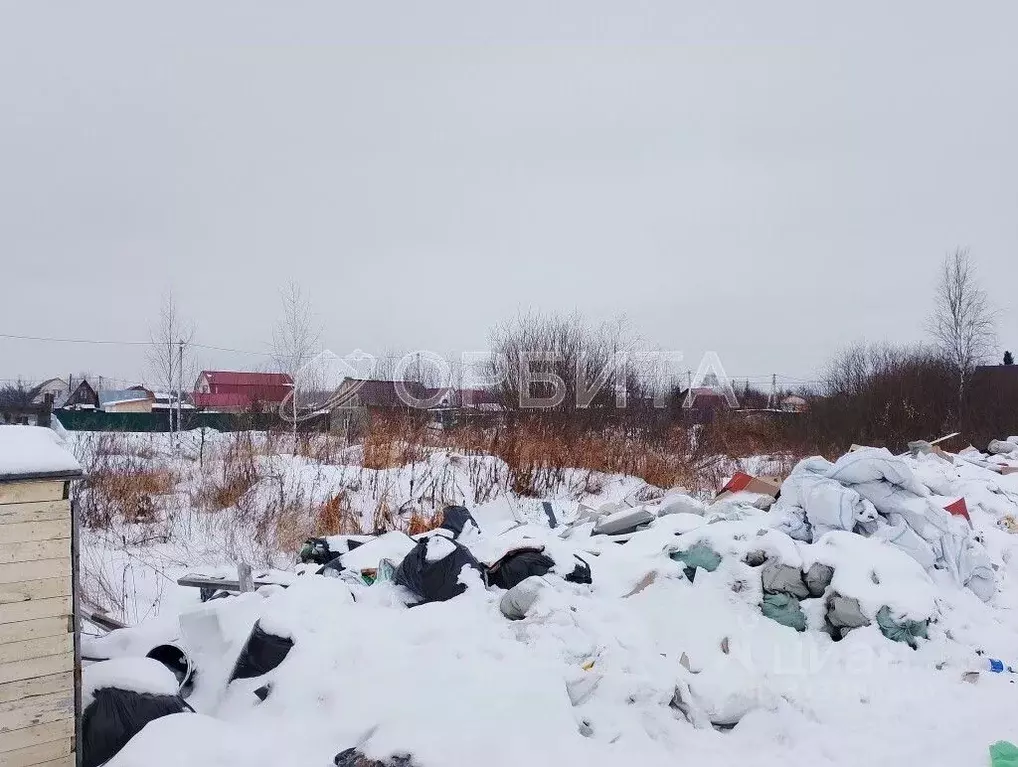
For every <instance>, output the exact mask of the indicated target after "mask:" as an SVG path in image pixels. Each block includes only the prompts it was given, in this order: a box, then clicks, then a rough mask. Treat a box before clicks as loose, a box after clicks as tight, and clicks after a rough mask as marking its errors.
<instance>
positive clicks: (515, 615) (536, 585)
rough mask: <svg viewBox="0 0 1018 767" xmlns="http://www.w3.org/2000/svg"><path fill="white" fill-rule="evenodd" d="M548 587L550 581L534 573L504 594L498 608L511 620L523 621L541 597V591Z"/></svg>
mask: <svg viewBox="0 0 1018 767" xmlns="http://www.w3.org/2000/svg"><path fill="white" fill-rule="evenodd" d="M546 588H548V582H547V581H546V580H545V579H544V578H542V577H540V576H538V575H532V576H530V577H529V578H527V579H526V580H524V581H521V582H520V583H517V584H516V585H515V586H513V587H512V588H511V589H509V590H508V591H507V592H506V593H505V594H503V595H502V599H501V601H500V602H499V603H498V609H499V610H500V611H501V612H502V615H504V616H505V617H506V618H508V619H509V620H511V621H521V620H523V619H524V618H526V617H527V612H528V611H529V610H530V608H531V607H533V606H534V604H535V603H536V602H537V600H538V599H539V598H540V596H541V592H542V591H543V590H544V589H546Z"/></svg>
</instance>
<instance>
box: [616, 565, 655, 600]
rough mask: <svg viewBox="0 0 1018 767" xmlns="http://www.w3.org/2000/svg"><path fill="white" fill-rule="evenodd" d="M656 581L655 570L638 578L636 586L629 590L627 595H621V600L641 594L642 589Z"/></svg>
mask: <svg viewBox="0 0 1018 767" xmlns="http://www.w3.org/2000/svg"><path fill="white" fill-rule="evenodd" d="M656 580H657V571H656V570H651V571H650V572H649V573H647V574H646V575H645V576H643V577H642V578H640V580H638V581H637V582H636V585H635V586H633V588H632V589H630V590H629V592H628V593H626V594H623V595H622V596H623V598H624V599H625V598H627V597H633V596H636V595H637V594H639V593H640V592H642V591H643V590H644V589H646V588H647V587H648V586H650V585H651V584H652V583H654V582H655V581H656Z"/></svg>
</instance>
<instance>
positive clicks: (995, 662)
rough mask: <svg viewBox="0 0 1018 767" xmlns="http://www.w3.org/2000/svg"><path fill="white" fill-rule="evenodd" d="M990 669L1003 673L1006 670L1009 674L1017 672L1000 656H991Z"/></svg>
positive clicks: (996, 672)
mask: <svg viewBox="0 0 1018 767" xmlns="http://www.w3.org/2000/svg"><path fill="white" fill-rule="evenodd" d="M989 660H990V671H992V672H993V673H994V674H1003V673H1004V672H1005V671H1006V672H1007V673H1009V674H1013V673H1015V671H1014V669H1013V668H1011V667H1010V666H1008V665H1005V663H1004V661H1002V660H1000V659H998V658H990V659H989Z"/></svg>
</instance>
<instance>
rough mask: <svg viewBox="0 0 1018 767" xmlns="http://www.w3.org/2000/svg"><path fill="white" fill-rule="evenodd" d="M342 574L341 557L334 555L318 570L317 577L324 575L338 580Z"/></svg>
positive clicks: (340, 555)
mask: <svg viewBox="0 0 1018 767" xmlns="http://www.w3.org/2000/svg"><path fill="white" fill-rule="evenodd" d="M342 572H343V555H342V554H336V556H334V557H333V558H332V559H330V560H329V561H328V562H326V563H325V564H324V565H322V566H321V567H320V568H318V575H325V576H328V577H330V578H338V577H339V574H340V573H342Z"/></svg>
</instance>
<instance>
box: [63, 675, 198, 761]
mask: <svg viewBox="0 0 1018 767" xmlns="http://www.w3.org/2000/svg"><path fill="white" fill-rule="evenodd" d="M178 687H179V683H178V681H177V678H176V677H175V676H174V675H173V674H172V673H171V672H170V671H169V670H168V669H166V668H165V667H164V666H163V665H162V664H160V663H159V662H158V661H155V660H152V659H150V658H121V659H117V660H107V661H103V662H101V663H96V664H93V665H91V666H87V667H85V668H84V669H83V670H82V714H81V764H82V767H100V765H103V764H105V763H106V762H108V761H109V760H110V759H112V758H113V757H114V756H115V755H116V754H117V753H118V752H119V751H120V749H122V748H123V747H124V746H126V745H127V742H128V741H129V740H130V739H131V738H133V737H134V736H135V735H137V734H138V733H139V732H141V730H142V728H143V727H145V725H146V724H148V723H149V722H151V721H152V720H154V719H159V718H160V717H163V716H169V715H170V714H180V713H183V712H186V711H192V709H191V707H190V706H188V705H187V703H186V702H185V701H184V699H183V698H181V697H180V696H179V695H177V693H176V690H177V689H178Z"/></svg>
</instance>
